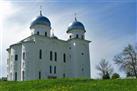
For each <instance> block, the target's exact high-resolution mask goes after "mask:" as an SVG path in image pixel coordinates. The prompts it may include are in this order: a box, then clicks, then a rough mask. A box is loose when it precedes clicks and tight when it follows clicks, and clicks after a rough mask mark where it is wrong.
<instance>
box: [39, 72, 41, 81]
mask: <svg viewBox="0 0 137 91" xmlns="http://www.w3.org/2000/svg"><path fill="white" fill-rule="evenodd" d="M40 79H41V72H39V80H40Z"/></svg>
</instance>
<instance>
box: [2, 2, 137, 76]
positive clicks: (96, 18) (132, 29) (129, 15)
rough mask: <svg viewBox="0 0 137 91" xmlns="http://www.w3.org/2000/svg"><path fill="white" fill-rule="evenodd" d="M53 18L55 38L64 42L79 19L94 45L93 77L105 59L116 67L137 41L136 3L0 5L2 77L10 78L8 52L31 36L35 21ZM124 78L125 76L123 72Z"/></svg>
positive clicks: (32, 3) (92, 52)
mask: <svg viewBox="0 0 137 91" xmlns="http://www.w3.org/2000/svg"><path fill="white" fill-rule="evenodd" d="M40 5H41V6H42V12H43V15H45V16H46V17H48V18H49V20H50V21H51V24H52V28H53V29H54V34H55V35H56V36H57V37H59V38H60V39H64V40H66V39H67V38H68V36H67V34H66V30H67V28H68V25H69V23H71V22H73V21H74V13H77V19H78V20H79V21H80V22H82V23H83V24H84V26H85V28H86V31H87V32H86V39H88V40H91V41H92V42H91V43H90V60H91V76H92V78H98V72H97V71H96V69H95V66H96V65H97V64H98V62H99V61H100V60H101V59H102V58H105V59H106V60H108V61H109V62H110V63H112V65H113V67H114V68H115V70H116V72H118V69H117V67H116V65H114V64H113V60H112V59H113V57H114V56H115V55H116V54H118V53H120V52H121V51H122V49H123V48H124V47H125V46H127V45H128V44H135V43H136V42H137V41H136V39H137V37H136V35H137V33H136V32H137V30H136V29H137V26H136V25H137V24H136V21H137V19H136V12H137V10H136V8H137V6H136V0H115V1H114V0H95V1H93V0H75V1H73V0H64V1H61V0H60V1H59V0H46V1H45V0H33V1H32V0H30V1H27V0H26V1H25V0H24V1H19V0H14V1H10V0H8V1H0V12H2V13H1V14H0V18H1V20H2V22H1V23H0V28H1V29H0V38H1V39H0V41H1V42H0V43H1V44H0V48H1V55H0V57H1V60H0V61H1V62H0V76H5V75H6V59H7V52H6V48H8V47H9V45H11V44H13V43H16V42H18V41H20V40H21V39H23V38H25V37H27V36H29V35H30V30H29V26H30V23H31V21H32V20H33V19H34V18H35V17H36V16H38V15H39V7H40ZM120 74H121V75H122V76H123V73H121V72H120Z"/></svg>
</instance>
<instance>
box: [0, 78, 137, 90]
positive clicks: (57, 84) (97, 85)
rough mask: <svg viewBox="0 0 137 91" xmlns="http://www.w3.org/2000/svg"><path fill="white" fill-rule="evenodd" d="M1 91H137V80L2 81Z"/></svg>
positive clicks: (0, 84) (0, 83) (0, 82)
mask: <svg viewBox="0 0 137 91" xmlns="http://www.w3.org/2000/svg"><path fill="white" fill-rule="evenodd" d="M0 91H137V79H125V80H120V79H119V80H88V79H48V80H35V81H23V82H19V81H17V82H15V81H0Z"/></svg>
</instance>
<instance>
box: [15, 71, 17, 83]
mask: <svg viewBox="0 0 137 91" xmlns="http://www.w3.org/2000/svg"><path fill="white" fill-rule="evenodd" d="M15 81H17V72H15Z"/></svg>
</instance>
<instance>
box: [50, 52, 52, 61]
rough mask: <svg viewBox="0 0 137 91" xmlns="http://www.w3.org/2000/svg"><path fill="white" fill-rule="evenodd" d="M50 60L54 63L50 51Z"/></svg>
mask: <svg viewBox="0 0 137 91" xmlns="http://www.w3.org/2000/svg"><path fill="white" fill-rule="evenodd" d="M50 60H51V61H52V51H50Z"/></svg>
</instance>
